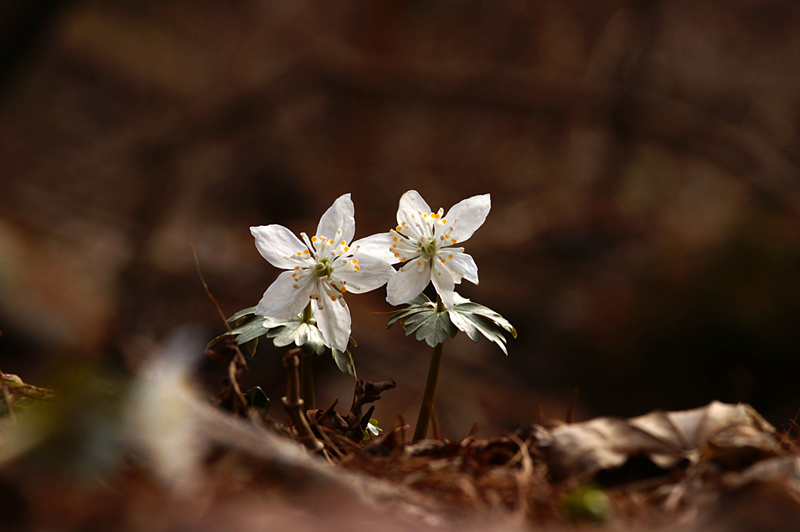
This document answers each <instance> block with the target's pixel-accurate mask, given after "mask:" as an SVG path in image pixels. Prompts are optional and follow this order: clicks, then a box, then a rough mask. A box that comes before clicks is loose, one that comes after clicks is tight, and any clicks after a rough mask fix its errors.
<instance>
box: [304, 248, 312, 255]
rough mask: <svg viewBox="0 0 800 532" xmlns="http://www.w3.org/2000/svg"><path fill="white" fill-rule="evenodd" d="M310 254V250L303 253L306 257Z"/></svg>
mask: <svg viewBox="0 0 800 532" xmlns="http://www.w3.org/2000/svg"><path fill="white" fill-rule="evenodd" d="M309 253H311V252H310V251H309V250H307V249H306V250H304V251H303V254H304V255H308V254H309Z"/></svg>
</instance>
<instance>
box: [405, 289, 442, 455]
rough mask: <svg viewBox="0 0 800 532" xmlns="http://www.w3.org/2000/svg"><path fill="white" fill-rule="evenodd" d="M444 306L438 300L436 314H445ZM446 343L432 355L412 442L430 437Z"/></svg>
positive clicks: (437, 299)
mask: <svg viewBox="0 0 800 532" xmlns="http://www.w3.org/2000/svg"><path fill="white" fill-rule="evenodd" d="M444 311H445V308H444V304H442V300H441V298H439V297H437V298H436V312H444ZM443 345H444V342H442V343H440V344H436V346H435V347H434V348H433V353H432V354H431V365H430V367H429V368H428V381H427V382H426V383H425V394H424V395H423V396H422V405H421V406H420V408H419V416H418V417H417V426H416V428H415V429H414V438H413V439H412V440H411V441H413V442H417V441H419V440H424V439H425V437H426V436H427V435H428V425H429V424H430V421H431V412H432V411H433V401H434V399H436V387H437V385H438V384H439V368H440V367H441V366H442V346H443Z"/></svg>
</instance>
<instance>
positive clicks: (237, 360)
mask: <svg viewBox="0 0 800 532" xmlns="http://www.w3.org/2000/svg"><path fill="white" fill-rule="evenodd" d="M190 246H191V248H192V255H194V265H195V267H196V268H197V276H198V277H199V278H200V283H202V285H203V289H204V290H205V291H206V295H207V296H208V298H209V299H210V300H211V302H212V303H213V304H214V308H216V309H217V312H218V313H219V317H220V318H222V322H223V323H224V324H225V328H227V329H228V332H229V333H231V332H232V331H233V329H231V324H230V323H228V318H226V317H225V313H224V312H223V311H222V307H221V306H220V305H219V303H218V302H217V298H215V297H214V294H212V293H211V289H210V288H209V287H208V283H207V282H206V278H205V277H204V276H203V271H202V270H201V269H200V259H199V258H198V257H197V250H195V248H194V244H190ZM233 349H234V350H235V351H236V356H234V357H233V359H232V360H231V361H230V363H229V364H228V379H230V381H231V386H232V387H233V391H234V392H235V393H236V397H238V398H239V401H240V402H241V404H242V405H243V406H246V405H247V399H245V397H244V394H243V393H242V389H241V388H240V387H239V382H238V381H237V380H236V376H237V375H238V374H239V367H238V366H239V365H241V366H242V367H243V368H245V369H247V359H246V358H245V357H244V354H243V353H242V350H241V349H239V346H238V345H237V344H236V343H234V344H233Z"/></svg>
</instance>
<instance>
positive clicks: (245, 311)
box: [228, 307, 256, 325]
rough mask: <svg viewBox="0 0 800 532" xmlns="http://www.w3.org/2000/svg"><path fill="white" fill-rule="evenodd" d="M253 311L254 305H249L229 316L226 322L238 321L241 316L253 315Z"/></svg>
mask: <svg viewBox="0 0 800 532" xmlns="http://www.w3.org/2000/svg"><path fill="white" fill-rule="evenodd" d="M255 313H256V307H249V308H246V309H242V310H240V311H239V312H237V313H236V314H234V315H233V316H231V317H230V318H228V323H235V322H237V321H239V320H240V319H241V318H244V317H246V316H253V315H255ZM237 325H238V324H237Z"/></svg>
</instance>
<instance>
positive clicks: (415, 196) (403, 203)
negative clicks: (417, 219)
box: [397, 190, 431, 224]
mask: <svg viewBox="0 0 800 532" xmlns="http://www.w3.org/2000/svg"><path fill="white" fill-rule="evenodd" d="M419 211H422V212H431V208H430V207H429V206H428V204H427V203H426V202H425V200H424V199H422V196H420V195H419V192H417V191H416V190H409V191H408V192H406V193H405V194H403V195H402V196H400V206H399V207H398V209H397V223H398V224H402V223H403V222H405V221H406V216H405V214H404V213H407V214H409V215H410V214H416V213H417V212H419Z"/></svg>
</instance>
